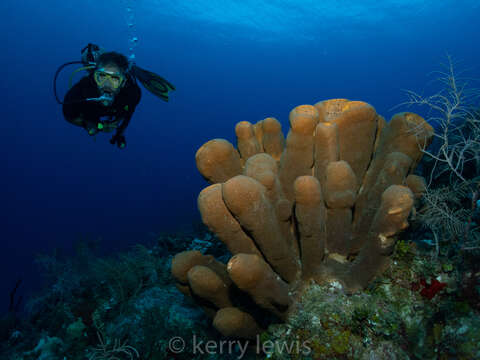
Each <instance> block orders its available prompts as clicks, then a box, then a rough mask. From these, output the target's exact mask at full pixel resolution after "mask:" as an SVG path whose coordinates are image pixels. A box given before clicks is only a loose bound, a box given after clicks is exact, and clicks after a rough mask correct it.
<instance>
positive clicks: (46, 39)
mask: <svg viewBox="0 0 480 360" xmlns="http://www.w3.org/2000/svg"><path fill="white" fill-rule="evenodd" d="M126 2H130V3H135V1H133V0H130V1H102V2H99V1H95V2H94V1H66V0H63V1H59V0H52V1H44V2H39V1H32V0H23V1H12V0H5V1H2V2H1V4H0V17H1V21H0V34H1V35H0V36H1V38H0V39H1V40H2V41H1V44H2V54H1V57H0V65H1V69H2V81H1V83H0V86H1V105H2V106H1V110H2V111H1V122H0V124H1V125H0V150H1V153H2V166H1V169H2V170H1V176H0V187H1V189H2V191H1V194H2V195H1V204H2V214H1V223H0V231H1V232H0V238H1V252H0V273H1V278H0V295H1V296H0V311H3V309H6V306H7V303H8V294H7V292H8V291H9V290H10V289H11V287H12V285H13V283H14V281H15V280H16V278H17V277H19V276H21V277H23V278H24V279H25V289H29V288H32V286H33V285H34V283H36V282H37V281H38V278H37V276H36V274H35V269H36V268H35V267H34V265H33V262H32V261H33V256H34V254H35V253H37V252H47V253H50V252H51V251H52V249H53V248H57V247H58V248H61V249H64V250H65V251H67V252H68V251H69V250H70V249H71V248H72V244H73V243H74V241H75V240H78V239H79V238H80V237H83V238H87V237H88V238H91V239H94V238H98V237H102V239H103V246H105V248H107V249H110V248H111V249H112V251H113V250H114V249H119V248H122V247H125V246H127V245H130V244H133V243H135V242H137V241H144V240H146V239H148V238H149V236H150V235H148V234H149V233H158V232H160V231H176V230H182V229H185V228H187V227H189V226H190V224H191V223H192V222H195V221H198V219H199V216H198V212H197V209H196V196H197V194H198V192H199V191H200V190H201V188H202V187H203V186H205V182H204V181H203V180H202V179H201V177H200V176H199V174H198V173H197V170H196V167H195V162H194V155H195V152H196V150H197V149H198V147H199V146H200V145H201V144H203V143H204V142H206V141H207V140H209V139H211V138H216V137H223V138H227V139H229V140H230V141H232V142H233V141H234V126H235V123H236V122H238V121H241V120H248V121H252V122H255V121H257V120H260V119H263V118H265V117H267V116H275V117H277V118H278V119H279V120H280V121H281V122H282V124H283V127H284V131H286V129H288V113H289V111H290V110H291V109H292V108H293V107H294V106H296V105H300V104H313V103H315V102H317V101H320V100H324V99H328V98H336V97H342V98H349V99H356V100H363V101H367V102H369V103H371V104H372V105H373V106H375V108H376V109H377V111H378V112H379V113H380V114H382V115H384V116H385V117H387V118H390V117H391V115H392V114H393V113H394V112H395V111H394V110H392V107H393V106H395V105H397V104H398V103H401V102H402V101H405V99H406V98H405V95H404V93H403V92H402V89H412V90H416V91H422V90H423V89H424V88H426V85H427V83H428V81H429V80H431V77H429V76H428V73H429V72H431V71H434V70H441V69H442V68H441V63H442V62H445V61H446V54H447V53H448V54H450V55H452V56H453V58H454V59H456V60H459V68H461V69H467V70H469V75H470V76H473V77H475V76H476V77H477V78H478V77H479V76H478V75H479V70H480V69H479V63H478V59H480V51H479V47H478V38H479V35H480V27H479V26H478V19H479V18H480V16H479V15H480V14H479V13H480V11H479V10H480V9H479V7H478V5H477V4H476V2H475V1H467V0H465V1H444V2H442V4H443V5H441V6H440V5H438V2H434V1H432V2H426V1H405V3H404V4H403V5H402V3H401V2H399V1H392V2H391V4H389V1H382V3H383V5H382V6H381V7H378V6H374V5H373V4H375V3H376V1H371V2H370V1H363V0H362V1H360V0H358V1H346V2H342V3H343V4H346V5H344V8H343V9H341V10H338V9H336V8H335V7H336V6H337V5H335V4H337V3H339V2H337V1H322V2H320V3H322V4H323V5H322V7H321V8H315V7H314V5H313V4H315V1H280V0H279V1H265V2H262V1H259V0H258V1H253V0H249V1H248V0H245V1H243V2H237V1H213V0H212V1H208V0H204V1H195V0H191V1H187V0H185V1H180V0H179V1H178V2H177V1H175V2H172V3H175V4H177V5H169V6H170V7H171V8H168V7H165V5H164V4H163V5H162V3H165V2H164V1H153V0H150V1H148V0H145V1H138V2H137V5H135V8H134V10H135V13H136V26H135V31H136V34H137V36H138V38H139V42H138V47H137V48H136V59H137V63H138V64H139V65H140V66H142V67H144V68H146V69H149V70H152V71H154V72H157V73H159V74H160V75H162V76H164V77H166V78H167V79H168V80H170V81H171V82H172V83H173V84H174V85H175V86H176V87H177V89H178V90H177V91H176V92H174V93H173V94H172V97H171V101H170V102H169V103H164V102H162V101H160V100H158V99H157V98H155V97H153V96H152V95H151V94H149V93H148V92H147V91H145V90H144V91H143V98H142V101H141V104H140V106H139V107H138V108H137V111H136V113H135V115H134V118H133V120H132V122H131V124H130V127H129V128H128V130H127V133H126V136H127V141H128V146H127V148H126V149H125V150H119V149H117V148H115V147H113V146H111V145H110V144H109V142H108V139H109V136H108V135H104V134H100V135H99V136H97V137H96V141H93V140H92V138H90V137H88V136H87V135H86V133H85V132H84V131H82V130H81V129H79V128H76V127H74V126H72V125H70V124H68V123H67V122H65V121H64V120H63V118H62V113H61V107H60V106H59V105H57V104H56V102H55V100H54V97H53V95H52V79H53V75H54V73H55V70H56V68H57V67H58V66H59V65H61V64H62V63H64V62H66V61H71V60H78V59H79V56H80V49H81V48H82V47H83V46H84V45H86V44H87V43H88V42H94V43H98V44H100V45H102V46H104V47H106V48H107V49H109V50H117V51H122V52H127V51H128V46H129V45H128V43H129V34H130V33H129V31H128V27H127V25H126V20H125V16H126V10H125V9H126V8H125V4H126ZM179 4H180V5H179ZM182 4H183V5H182ZM187 4H188V5H187ZM207 4H208V6H207ZM228 4H231V5H232V6H229V5H228ZM242 4H243V5H242ZM272 4H273V5H274V8H275V11H274V12H272V10H271V7H272V6H273V5H272ZM328 4H331V6H332V7H331V8H329V7H328V6H329V5H328ZM215 5H218V6H215ZM239 9H240V10H241V11H239ZM73 69H74V68H70V69H69V70H73ZM69 73H70V71H66V72H64V73H63V74H62V76H61V77H60V81H59V91H60V92H61V94H64V93H65V91H66V89H67V87H66V84H67V82H68V74H69ZM77 79H78V78H77ZM401 110H405V108H400V109H398V110H396V111H401Z"/></svg>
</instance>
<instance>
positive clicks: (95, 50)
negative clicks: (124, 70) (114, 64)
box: [81, 43, 105, 66]
mask: <svg viewBox="0 0 480 360" xmlns="http://www.w3.org/2000/svg"><path fill="white" fill-rule="evenodd" d="M104 52H105V50H104V49H103V48H101V47H100V46H98V45H95V44H91V43H89V44H88V45H87V46H85V47H84V48H83V49H82V51H81V53H82V64H83V65H84V66H94V65H96V64H97V60H98V57H99V56H100V55H101V54H103V53H104Z"/></svg>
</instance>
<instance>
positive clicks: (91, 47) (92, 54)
mask: <svg viewBox="0 0 480 360" xmlns="http://www.w3.org/2000/svg"><path fill="white" fill-rule="evenodd" d="M104 52H105V50H104V49H103V48H101V47H100V46H98V45H95V44H92V43H89V44H88V45H87V46H85V47H84V48H83V49H82V51H81V60H80V61H69V62H66V63H65V64H63V65H60V66H59V67H58V69H57V71H56V73H55V76H54V78H53V95H54V96H55V99H56V100H57V103H59V104H60V105H63V102H62V101H61V100H60V99H59V97H58V93H57V78H58V75H59V74H60V72H61V71H62V70H63V69H64V68H65V67H67V66H69V65H74V64H81V65H83V66H82V67H80V68H78V69H76V70H74V71H73V72H72V73H71V75H70V80H69V86H68V87H69V88H71V87H72V81H73V77H74V76H75V74H76V73H77V72H79V71H82V70H86V71H87V72H88V73H89V74H91V73H92V71H93V70H94V69H95V67H96V63H97V60H98V57H99V56H100V55H101V54H103V53H104ZM105 100H107V99H103V98H101V99H100V98H99V99H88V101H105Z"/></svg>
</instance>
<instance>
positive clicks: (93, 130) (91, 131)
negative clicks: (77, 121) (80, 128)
mask: <svg viewBox="0 0 480 360" xmlns="http://www.w3.org/2000/svg"><path fill="white" fill-rule="evenodd" d="M84 128H85V130H87V133H88V135H90V136H93V135H96V134H97V133H98V132H100V131H102V130H103V124H102V123H101V122H86V123H85V125H84Z"/></svg>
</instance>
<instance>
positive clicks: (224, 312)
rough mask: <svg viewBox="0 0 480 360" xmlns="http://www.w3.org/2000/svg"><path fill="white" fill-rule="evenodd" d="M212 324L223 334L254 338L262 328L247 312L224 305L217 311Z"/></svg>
mask: <svg viewBox="0 0 480 360" xmlns="http://www.w3.org/2000/svg"><path fill="white" fill-rule="evenodd" d="M213 326H214V327H215V329H217V330H218V331H219V332H220V333H221V334H222V335H223V336H226V337H235V338H243V339H254V338H255V336H256V335H258V334H260V333H261V332H262V331H263V329H262V328H261V327H260V326H259V325H258V324H257V322H256V321H255V319H254V318H253V317H252V316H251V315H250V314H248V313H246V312H243V311H241V310H240V309H238V308H236V307H226V308H223V309H220V310H218V311H217V313H216V315H215V318H214V319H213Z"/></svg>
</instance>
